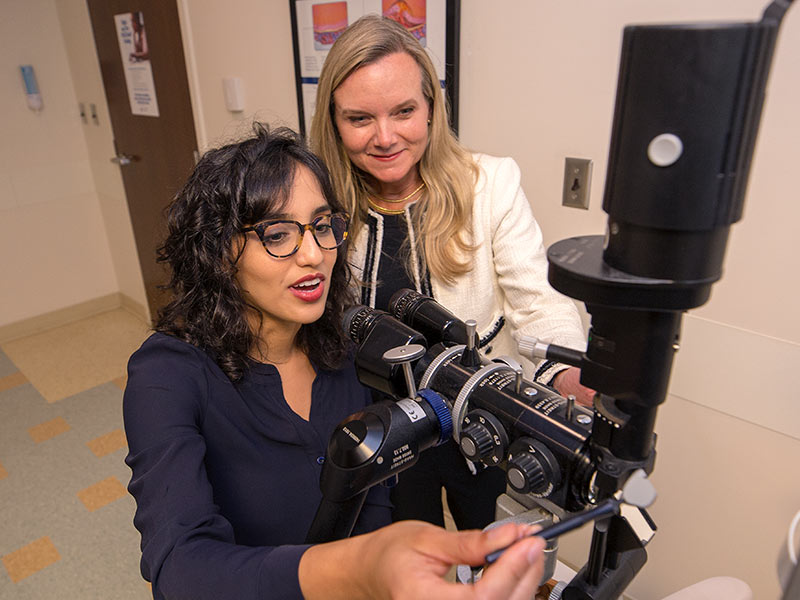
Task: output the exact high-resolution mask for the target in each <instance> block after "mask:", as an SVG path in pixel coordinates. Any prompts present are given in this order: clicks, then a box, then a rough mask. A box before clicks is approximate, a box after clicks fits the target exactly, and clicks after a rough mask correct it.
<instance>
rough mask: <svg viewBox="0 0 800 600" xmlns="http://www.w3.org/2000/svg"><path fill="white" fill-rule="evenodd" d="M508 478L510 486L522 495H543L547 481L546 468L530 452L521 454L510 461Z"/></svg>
mask: <svg viewBox="0 0 800 600" xmlns="http://www.w3.org/2000/svg"><path fill="white" fill-rule="evenodd" d="M506 478H507V479H508V483H509V485H510V486H511V487H512V488H514V489H515V490H516V491H518V492H520V493H521V494H527V493H534V494H539V493H542V492H543V491H544V490H545V488H546V486H547V482H546V481H545V474H544V467H542V464H541V463H540V462H539V459H538V458H536V457H535V456H534V455H533V454H531V453H530V452H527V451H525V452H520V453H518V454H515V455H514V456H512V457H511V458H510V459H509V460H508V471H507V472H506Z"/></svg>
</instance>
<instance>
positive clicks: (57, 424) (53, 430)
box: [28, 417, 70, 444]
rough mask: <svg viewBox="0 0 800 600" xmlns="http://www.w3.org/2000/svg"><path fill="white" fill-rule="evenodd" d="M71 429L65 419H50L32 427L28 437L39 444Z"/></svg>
mask: <svg viewBox="0 0 800 600" xmlns="http://www.w3.org/2000/svg"><path fill="white" fill-rule="evenodd" d="M69 429H70V428H69V423H67V422H66V420H64V417H56V418H55V419H50V420H49V421H45V422H44V423H39V424H38V425H35V426H34V427H31V428H30V429H28V435H29V436H31V439H32V440H33V441H34V442H36V443H37V444H38V443H40V442H44V441H46V440H50V439H52V438H54V437H56V436H57V435H59V434H62V433H64V432H66V431H69Z"/></svg>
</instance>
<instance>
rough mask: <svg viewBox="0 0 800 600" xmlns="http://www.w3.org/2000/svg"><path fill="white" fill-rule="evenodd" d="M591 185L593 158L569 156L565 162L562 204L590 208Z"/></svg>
mask: <svg viewBox="0 0 800 600" xmlns="http://www.w3.org/2000/svg"><path fill="white" fill-rule="evenodd" d="M591 186H592V160H591V159H590V158H570V157H567V158H566V160H565V163H564V193H563V196H562V200H561V204H562V205H563V206H570V207H572V208H584V209H588V208H589V191H590V189H591Z"/></svg>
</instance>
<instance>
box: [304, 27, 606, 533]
mask: <svg viewBox="0 0 800 600" xmlns="http://www.w3.org/2000/svg"><path fill="white" fill-rule="evenodd" d="M311 142H312V147H313V149H314V150H315V151H316V153H317V154H319V155H320V156H321V157H322V159H323V160H324V161H325V163H326V165H327V166H328V169H329V170H330V173H331V177H332V180H333V183H334V187H335V190H336V192H337V195H338V196H339V197H340V198H341V199H342V201H343V202H344V204H345V206H346V207H347V210H348V212H349V213H350V214H351V216H352V223H351V232H352V233H351V236H352V237H351V239H352V241H351V246H350V262H351V264H352V266H353V268H354V271H355V273H356V275H357V278H358V279H359V281H361V282H362V288H361V302H362V303H363V304H367V305H369V306H372V307H374V308H379V309H384V310H385V309H386V308H387V305H388V301H389V299H390V298H391V296H392V294H393V293H394V292H395V291H397V290H398V289H401V288H404V287H407V288H411V289H416V290H417V291H419V292H421V293H424V294H426V295H429V296H432V297H433V298H435V299H436V300H437V301H438V302H440V303H441V304H443V305H444V306H445V307H447V308H448V309H450V310H451V311H452V312H453V313H454V314H455V315H456V316H458V317H460V318H462V319H475V320H476V321H477V323H478V332H479V334H480V338H481V347H482V351H483V352H484V354H486V355H487V356H489V357H493V356H501V355H509V356H512V357H515V358H517V360H519V361H520V362H521V363H522V364H523V366H524V367H525V368H526V371H527V375H528V376H535V378H536V379H537V380H538V381H539V382H542V383H545V384H549V385H552V386H554V387H555V388H556V389H557V390H558V391H559V392H560V393H561V394H564V395H567V394H574V395H575V396H576V397H577V398H578V401H579V402H581V403H583V404H590V403H591V399H592V395H593V392H592V390H589V389H588V388H585V387H583V386H581V385H580V382H579V379H580V372H579V370H578V369H575V368H568V367H567V366H566V365H560V364H555V363H550V362H547V363H544V364H540V365H533V364H532V363H530V362H528V361H526V360H525V359H523V358H522V357H520V356H519V354H518V353H517V350H516V341H515V338H516V337H517V336H518V335H520V334H525V335H534V336H536V337H539V338H541V339H544V340H547V341H549V342H552V343H558V344H562V345H565V346H571V347H576V348H580V347H583V346H584V344H585V339H584V333H583V329H582V326H581V323H580V318H579V316H578V312H577V309H576V307H575V305H574V304H573V303H572V301H571V300H569V299H568V298H566V297H564V296H561V295H560V294H558V293H557V292H556V291H555V290H553V289H552V288H551V287H550V286H549V285H548V283H547V263H546V259H545V253H544V247H543V245H542V234H541V231H540V229H539V226H538V224H537V223H536V221H535V220H534V218H533V215H532V213H531V208H530V204H529V203H528V200H527V198H526V197H525V194H524V192H523V191H522V188H521V186H520V171H519V167H518V166H517V164H516V163H515V162H514V161H513V160H512V159H510V158H496V157H493V156H488V155H486V154H477V153H471V152H469V151H468V150H466V149H464V148H463V147H462V146H461V145H460V144H459V142H458V140H457V139H456V138H455V136H454V135H453V133H452V131H451V130H450V128H449V125H448V120H447V108H446V106H445V101H444V98H443V94H442V93H441V90H440V86H439V81H438V78H437V76H436V71H435V68H434V66H433V64H432V62H431V60H430V58H429V57H428V55H427V53H426V52H425V50H424V49H423V48H422V47H421V46H420V44H419V43H418V42H417V40H416V39H415V38H414V37H413V36H412V35H411V34H409V33H408V32H407V31H406V29H405V28H404V27H402V26H401V25H399V24H397V23H396V22H394V21H392V20H390V19H386V18H383V17H380V16H377V15H371V16H366V17H363V18H361V19H359V20H358V21H357V22H355V23H353V24H352V25H351V26H350V27H349V28H348V29H347V30H345V32H344V33H343V34H342V35H341V36H340V37H339V39H338V40H337V41H336V43H335V44H334V45H333V47H332V48H331V51H330V53H329V54H328V57H327V59H326V61H325V64H324V66H323V69H322V73H321V75H320V79H319V87H318V90H317V105H316V112H315V114H314V119H313V122H312V127H311ZM442 486H444V488H445V489H446V490H447V498H448V504H449V507H450V510H451V512H452V513H453V517H454V518H455V520H456V523H457V525H458V526H459V528H474V527H483V526H485V525H487V524H488V523H489V522H491V520H492V519H493V517H494V501H495V499H496V497H497V496H498V495H499V494H500V493H501V492H502V491H503V489H504V487H505V479H504V475H503V473H502V472H501V471H500V470H499V469H488V470H486V471H483V472H481V473H478V474H477V478H476V477H474V476H473V475H472V474H471V473H470V471H469V470H468V468H467V465H466V463H465V461H464V459H463V458H462V457H461V456H460V454H459V452H458V449H457V447H456V446H455V444H449V445H448V444H445V445H443V446H441V447H440V448H438V449H436V450H430V451H428V452H427V453H426V454H423V455H422V458H421V460H420V462H419V463H418V465H416V466H415V467H413V468H412V469H410V470H409V471H407V472H405V473H403V476H402V478H401V482H400V483H399V485H398V486H397V487H396V488H395V490H394V491H393V496H392V500H393V501H394V503H395V511H394V518H395V519H396V520H399V519H409V518H415V519H422V520H426V521H429V522H432V523H437V524H442V523H443V516H442V504H441V488H442Z"/></svg>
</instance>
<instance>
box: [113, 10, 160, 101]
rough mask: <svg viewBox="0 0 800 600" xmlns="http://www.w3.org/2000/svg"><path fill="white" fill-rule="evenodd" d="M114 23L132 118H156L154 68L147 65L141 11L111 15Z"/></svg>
mask: <svg viewBox="0 0 800 600" xmlns="http://www.w3.org/2000/svg"><path fill="white" fill-rule="evenodd" d="M114 21H116V25H117V39H118V40H119V53H120V56H121V58H122V69H123V71H124V72H125V84H126V86H127V88H128V99H129V101H130V104H131V112H132V113H133V114H134V115H143V116H146V117H157V116H159V113H158V100H157V98H156V88H155V84H154V83H153V69H152V67H151V65H150V49H149V47H148V45H147V33H146V31H145V27H144V15H143V14H142V12H141V11H139V12H128V13H121V14H118V15H114Z"/></svg>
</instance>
